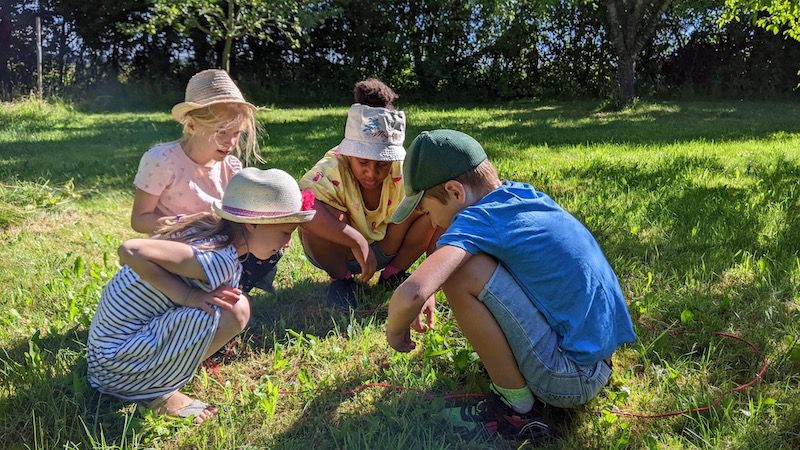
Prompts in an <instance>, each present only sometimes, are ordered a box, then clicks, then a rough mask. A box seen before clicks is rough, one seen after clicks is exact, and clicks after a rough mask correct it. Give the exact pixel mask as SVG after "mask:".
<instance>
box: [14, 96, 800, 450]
mask: <svg viewBox="0 0 800 450" xmlns="http://www.w3.org/2000/svg"><path fill="white" fill-rule="evenodd" d="M405 111H406V114H407V117H408V122H409V129H408V133H407V142H410V140H411V139H412V138H413V137H414V136H416V134H417V133H418V132H420V131H422V130H426V129H433V128H454V129H458V130H462V131H465V132H468V133H470V134H471V135H473V136H474V137H475V138H476V139H478V141H480V142H481V143H483V144H484V146H485V148H486V150H487V152H488V153H489V156H490V158H491V159H492V160H493V161H494V162H495V164H496V166H497V167H498V169H499V171H500V174H501V176H502V177H504V178H510V179H516V180H520V181H525V182H529V183H531V184H533V185H534V186H536V187H537V188H538V189H539V190H541V191H544V192H546V193H548V194H549V195H550V196H552V197H553V198H554V199H555V200H556V201H557V202H559V203H560V204H561V205H562V206H563V207H564V208H565V209H567V210H568V211H570V212H571V213H572V214H574V215H575V216H576V217H577V218H578V219H580V220H581V221H582V222H583V223H584V224H585V225H586V226H587V227H588V228H589V230H590V231H591V232H592V233H593V234H594V235H595V236H596V237H597V240H598V241H599V242H600V244H601V246H602V247H603V249H604V251H605V253H606V255H607V257H608V259H609V261H610V262H611V264H612V266H613V267H614V269H615V270H616V272H617V275H618V277H619V279H620V282H621V284H622V286H623V289H624V292H625V294H626V297H627V301H628V306H629V309H630V312H631V315H632V317H633V319H634V323H635V327H636V332H637V334H638V337H639V339H638V341H637V342H636V343H634V344H632V345H628V346H626V347H623V348H621V349H620V350H619V351H618V352H617V353H615V355H614V374H613V377H612V382H611V384H610V385H609V386H608V387H607V388H606V389H605V390H604V392H603V393H602V394H601V395H600V396H599V397H598V398H596V399H595V400H593V401H592V402H591V403H589V404H588V405H586V406H585V407H583V408H580V409H578V410H576V411H574V413H573V414H572V415H571V418H570V420H569V421H568V423H567V424H565V426H564V429H563V430H562V434H561V437H560V438H558V439H556V440H555V441H552V442H550V443H549V444H548V447H549V448H558V449H576V448H600V449H606V448H613V449H621V448H648V449H661V448H714V449H717V448H722V449H759V448H761V449H770V450H774V449H784V448H785V449H796V448H800V343H798V341H800V253H798V252H799V251H800V104H798V103H766V102H763V103H762V102H759V103H748V102H675V103H672V102H666V103H643V104H639V105H637V106H635V107H632V108H631V109H627V110H624V111H620V112H607V111H604V110H603V109H601V107H600V105H599V104H598V103H593V102H574V103H560V102H552V103H551V102H542V103H540V102H519V103H504V104H495V105H489V106H486V105H481V106H453V105H446V106H445V105H435V104H434V105H428V106H412V107H408V108H405ZM258 118H259V120H260V122H261V124H262V125H263V126H264V129H265V135H264V138H263V139H262V141H261V145H262V150H263V156H264V158H265V159H266V161H267V164H266V165H265V166H272V167H279V168H282V169H284V170H287V171H288V172H290V173H291V174H293V175H294V176H296V177H300V176H301V175H302V174H303V173H304V171H305V170H307V169H308V168H309V167H311V165H312V164H313V163H314V162H316V161H317V159H319V157H321V155H322V154H323V153H324V152H325V151H326V150H328V149H329V148H331V147H333V146H334V145H336V144H337V143H338V141H339V140H340V139H341V137H342V132H343V129H344V122H345V118H346V108H345V107H335V108H332V107H321V108H286V109H284V108H277V107H276V108H272V109H268V110H264V111H261V112H259V115H258ZM178 133H179V127H178V125H177V124H176V123H174V122H173V121H172V120H171V119H170V116H169V115H168V114H167V113H166V112H153V113H146V112H135V113H134V112H127V113H105V114H100V113H86V112H81V111H78V110H76V109H73V108H72V107H70V106H69V105H63V104H43V103H37V102H20V103H3V104H0V304H1V305H2V307H0V348H1V350H0V448H10V449H27V448H31V449H55V448H59V449H73V448H75V449H77V448H80V449H87V448H151V447H154V448H167V449H177V448H198V449H200V448H202V449H232V448H245V449H252V448H278V449H284V448H286V449H289V448H292V449H294V448H347V449H350V448H362V449H384V448H398V449H407V448H420V449H423V448H424V449H430V448H476V449H477V448H487V447H488V448H530V447H531V445H530V443H528V442H525V441H519V442H515V441H507V440H502V439H498V438H492V437H484V436H475V437H470V436H462V435H460V434H459V433H458V430H455V429H452V428H450V427H449V426H448V425H447V424H446V423H445V422H444V421H442V420H441V419H440V415H439V413H440V411H441V410H442V408H444V407H445V406H447V405H448V404H449V403H450V402H451V400H445V398H444V396H446V395H447V394H452V393H464V392H480V391H481V390H483V389H485V388H486V382H487V381H486V375H485V372H484V371H483V369H482V367H481V364H480V361H479V360H478V359H477V355H476V354H475V353H474V352H473V351H472V349H471V348H470V346H469V344H468V343H467V342H466V340H465V339H464V338H463V336H462V335H461V334H460V332H459V330H458V327H457V324H456V323H455V321H454V320H453V318H452V316H451V314H450V313H449V311H448V309H447V306H446V303H445V301H444V297H440V298H439V299H440V315H439V317H438V318H437V324H436V329H435V330H434V331H431V332H429V333H427V334H426V335H424V336H423V335H416V336H415V339H416V341H417V344H418V345H417V349H416V350H414V351H413V352H411V353H409V354H398V353H395V352H393V351H392V350H391V349H390V348H389V347H388V345H387V344H386V342H385V339H384V335H383V332H384V329H385V318H386V312H385V304H386V301H387V300H388V295H389V293H387V292H380V291H378V290H377V289H374V288H365V289H364V290H363V292H362V294H363V295H361V296H360V299H359V300H360V302H361V303H360V306H359V308H358V309H356V310H354V311H353V312H352V313H351V314H349V315H344V314H336V313H331V312H329V311H326V310H325V309H324V308H323V307H322V305H323V303H324V295H325V287H326V277H325V276H324V274H323V273H322V272H321V271H319V270H317V269H315V268H313V266H312V265H311V264H310V263H308V262H307V261H306V260H305V258H304V257H303V254H302V250H301V249H300V248H299V245H298V243H297V242H295V243H294V244H293V245H292V247H291V248H290V250H289V252H288V255H287V256H286V257H284V258H283V260H282V262H281V264H280V266H279V273H278V276H277V278H276V288H277V291H276V293H275V294H274V295H273V294H268V293H265V292H261V291H258V292H257V293H256V295H255V298H254V303H253V310H254V316H255V321H254V325H253V326H252V327H251V328H250V329H248V330H247V331H246V332H245V333H244V334H243V335H241V336H240V337H239V338H238V340H237V341H236V343H235V344H234V345H233V346H232V348H231V349H230V351H229V352H228V353H227V354H226V355H225V358H224V361H223V362H222V364H221V365H220V366H219V368H218V370H216V371H215V370H207V369H203V368H201V369H199V370H198V371H197V374H196V376H195V378H194V380H193V381H192V382H191V383H190V384H189V385H188V386H187V387H186V388H185V389H184V392H187V393H189V394H190V395H194V396H196V397H198V398H201V399H204V400H207V401H210V402H211V403H213V404H215V405H217V406H218V407H219V410H220V412H219V414H218V416H217V417H216V418H215V419H214V420H213V421H211V422H210V423H206V424H203V425H202V426H200V427H194V426H192V425H189V424H188V423H187V422H186V421H182V420H177V419H170V418H163V417H155V416H153V415H152V414H150V413H148V412H146V411H142V410H141V409H139V410H137V408H136V406H135V405H132V404H129V403H124V402H120V401H118V400H115V399H113V398H111V397H108V396H101V395H100V394H98V393H96V392H94V391H93V390H92V389H91V388H90V387H89V386H88V384H87V382H86V361H85V357H84V353H85V351H84V349H85V342H86V336H87V329H88V325H89V323H90V321H91V318H92V315H93V312H94V309H95V306H96V304H97V301H98V299H99V295H100V292H101V290H102V288H103V286H104V284H105V282H106V281H107V280H108V279H109V277H111V276H112V275H113V274H114V273H115V272H116V271H117V270H118V267H119V266H118V259H117V256H116V255H117V254H116V249H117V246H118V245H119V244H120V243H121V242H122V241H123V240H124V239H127V238H131V237H135V236H137V234H136V233H134V232H133V231H132V230H131V229H130V227H129V224H128V220H129V211H130V207H131V203H132V198H133V197H132V194H133V188H132V180H133V176H134V174H135V172H136V169H137V165H138V161H139V158H140V156H141V154H142V153H143V152H144V151H146V150H147V149H148V148H149V147H150V146H151V145H153V144H155V143H158V142H163V141H167V140H172V139H175V138H177V137H178ZM712 332H726V333H731V334H735V335H737V336H741V337H743V338H745V339H746V340H748V341H749V342H752V343H753V344H754V345H755V346H756V347H757V348H758V349H759V350H760V351H761V352H763V355H764V357H765V358H766V361H767V362H768V363H769V369H768V370H767V372H766V374H765V375H764V377H763V379H761V380H760V381H759V382H758V383H757V384H755V385H754V386H752V387H749V388H747V389H743V390H741V391H737V392H734V393H731V394H730V395H727V396H725V397H724V398H723V399H722V400H721V402H719V403H718V404H716V405H715V406H714V407H712V408H711V409H710V410H708V411H703V412H693V413H688V414H682V415H678V416H675V417H668V418H658V419H644V418H633V417H625V416H619V415H617V414H615V413H613V412H611V411H615V410H624V411H628V412H638V413H642V414H660V413H667V412H671V411H679V410H684V409H689V408H697V407H703V406H705V405H707V404H709V403H712V402H714V401H715V400H716V399H717V398H718V397H719V396H720V395H722V394H723V393H725V392H726V391H728V390H730V389H732V388H735V387H736V386H738V385H740V384H743V383H747V382H748V381H750V380H751V379H753V377H755V376H756V373H757V372H758V371H759V368H760V367H761V360H760V357H759V355H758V354H756V353H755V352H754V351H753V350H752V349H751V348H750V347H748V346H747V345H746V344H745V343H742V342H739V341H735V340H731V339H727V338H723V337H720V336H717V335H714V334H712ZM369 383H388V384H391V385H393V386H401V387H402V389H400V388H396V387H394V388H387V387H378V386H373V387H363V386H362V385H364V384H369ZM362 387H363V388H362Z"/></svg>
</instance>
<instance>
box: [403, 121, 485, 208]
mask: <svg viewBox="0 0 800 450" xmlns="http://www.w3.org/2000/svg"><path fill="white" fill-rule="evenodd" d="M486 158H487V156H486V151H484V150H483V147H482V146H481V144H480V143H478V141H476V140H475V139H473V138H472V136H470V135H468V134H466V133H462V132H460V131H454V130H433V131H423V132H422V133H420V135H419V136H417V137H416V138H414V141H413V142H412V143H411V146H410V147H409V148H408V151H407V152H406V159H405V161H403V189H404V190H405V194H406V198H405V199H403V201H402V202H401V203H400V205H398V207H397V210H396V211H395V212H394V214H392V222H394V223H400V222H403V221H404V220H406V219H407V218H408V216H410V215H411V213H412V212H413V211H414V208H416V207H417V205H419V202H420V200H422V196H423V195H425V189H429V188H432V187H434V186H436V185H439V184H442V183H444V182H446V181H448V180H452V179H454V178H458V177H459V176H461V175H463V174H464V173H466V172H468V171H470V170H472V169H474V168H475V167H477V166H478V164H480V163H482V162H484V161H486Z"/></svg>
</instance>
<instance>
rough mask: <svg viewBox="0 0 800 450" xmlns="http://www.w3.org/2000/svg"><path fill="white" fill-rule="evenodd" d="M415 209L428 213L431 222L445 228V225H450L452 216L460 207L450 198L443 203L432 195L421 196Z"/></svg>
mask: <svg viewBox="0 0 800 450" xmlns="http://www.w3.org/2000/svg"><path fill="white" fill-rule="evenodd" d="M417 210H419V211H420V212H422V213H424V214H428V217H430V219H431V223H432V224H434V225H436V226H437V227H439V228H442V229H444V230H446V229H447V227H449V226H450V222H452V221H453V216H455V215H456V213H457V212H458V211H460V210H461V208H460V207H457V203H456V202H455V201H453V200H452V199H450V200H449V201H448V202H447V203H446V204H443V203H442V202H440V201H439V200H437V199H435V198H433V197H422V200H420V201H419V205H418V206H417Z"/></svg>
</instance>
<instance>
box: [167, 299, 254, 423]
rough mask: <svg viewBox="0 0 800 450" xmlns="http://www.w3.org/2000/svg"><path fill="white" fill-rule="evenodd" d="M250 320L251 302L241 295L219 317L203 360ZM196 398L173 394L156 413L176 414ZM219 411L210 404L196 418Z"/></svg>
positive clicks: (177, 393) (239, 331) (198, 419)
mask: <svg viewBox="0 0 800 450" xmlns="http://www.w3.org/2000/svg"><path fill="white" fill-rule="evenodd" d="M248 320H250V302H249V299H248V298H247V296H246V295H244V294H243V295H241V296H240V297H239V301H238V302H236V303H235V304H234V305H233V310H232V311H222V314H221V316H220V319H219V327H218V328H217V331H216V333H214V339H213V340H212V341H211V345H209V346H208V350H207V351H206V354H205V355H203V361H205V360H206V359H208V358H209V357H210V356H211V355H213V354H214V353H215V352H216V351H217V350H219V349H220V348H222V346H223V345H225V344H226V343H227V342H228V341H230V340H231V339H232V338H233V337H234V336H236V335H237V334H239V333H241V332H242V330H244V327H245V326H247V321H248ZM193 401H194V399H192V398H191V397H189V396H188V395H186V394H184V393H182V392H176V393H174V394H172V395H171V396H170V397H169V398H168V399H167V400H166V401H165V402H164V403H163V404H162V405H161V406H159V407H158V408H156V409H155V412H156V414H168V415H176V412H177V411H179V410H180V409H182V408H184V407H186V406H189V405H190V404H191V403H192V402H193ZM216 413H217V408H216V407H214V406H208V407H206V409H204V410H203V411H201V412H200V413H199V414H197V416H196V417H195V419H194V422H195V423H196V424H200V423H203V422H204V421H206V420H208V419H209V418H211V417H213V416H214V415H215V414H216Z"/></svg>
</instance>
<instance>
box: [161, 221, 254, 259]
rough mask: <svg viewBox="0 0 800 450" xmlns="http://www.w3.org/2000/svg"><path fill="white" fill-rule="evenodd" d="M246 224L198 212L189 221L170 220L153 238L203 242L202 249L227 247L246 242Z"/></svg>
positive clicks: (199, 246)
mask: <svg viewBox="0 0 800 450" xmlns="http://www.w3.org/2000/svg"><path fill="white" fill-rule="evenodd" d="M246 235H247V231H246V230H245V228H244V224H241V223H237V222H232V221H230V220H226V219H222V218H220V217H219V216H217V215H216V214H213V213H210V212H209V213H203V214H198V215H196V216H194V217H192V218H191V219H189V220H187V221H180V222H175V221H168V222H167V223H166V225H164V226H162V227H161V228H159V229H158V230H156V233H155V234H154V235H153V239H164V240H169V241H175V242H183V243H184V244H192V243H198V242H201V243H202V244H200V245H198V247H197V248H199V249H200V250H216V249H220V248H225V247H227V246H229V245H231V244H233V243H235V242H237V241H244V242H246V239H245V237H246Z"/></svg>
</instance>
